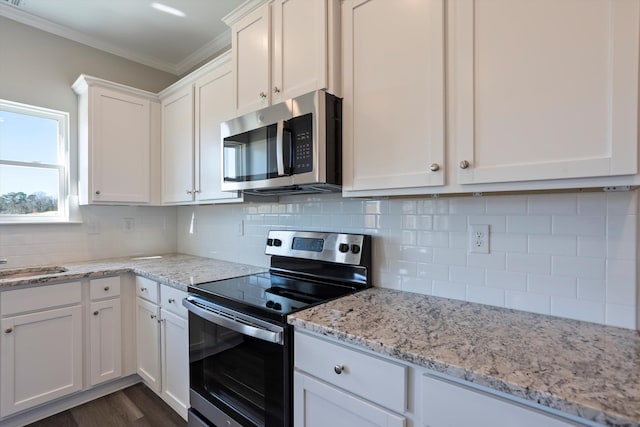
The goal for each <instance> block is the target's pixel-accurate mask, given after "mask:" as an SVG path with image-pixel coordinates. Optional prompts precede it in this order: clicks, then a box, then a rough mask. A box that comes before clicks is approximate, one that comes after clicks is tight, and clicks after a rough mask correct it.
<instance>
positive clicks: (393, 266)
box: [388, 260, 418, 277]
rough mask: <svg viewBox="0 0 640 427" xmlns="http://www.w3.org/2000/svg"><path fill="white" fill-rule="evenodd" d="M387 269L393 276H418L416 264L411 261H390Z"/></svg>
mask: <svg viewBox="0 0 640 427" xmlns="http://www.w3.org/2000/svg"><path fill="white" fill-rule="evenodd" d="M388 268H389V273H391V274H393V275H398V276H412V277H416V276H417V274H418V264H417V263H415V262H411V261H400V260H390V261H389V266H388Z"/></svg>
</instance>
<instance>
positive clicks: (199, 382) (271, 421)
mask: <svg viewBox="0 0 640 427" xmlns="http://www.w3.org/2000/svg"><path fill="white" fill-rule="evenodd" d="M183 304H184V305H185V307H187V309H188V310H189V380H190V388H191V396H192V397H191V407H192V409H193V410H195V411H197V412H198V413H199V415H200V416H201V417H202V416H204V418H207V419H208V422H210V423H211V424H213V425H236V424H234V423H237V425H239V426H251V427H253V426H256V427H281V426H288V425H290V424H289V423H290V412H291V362H292V361H291V352H290V347H291V346H290V345H289V343H288V340H289V339H290V334H288V333H287V327H286V325H285V326H279V325H274V324H271V323H268V322H265V321H262V320H259V319H255V318H253V317H251V316H247V315H245V314H242V313H238V312H236V311H235V310H231V309H228V308H226V307H222V306H220V305H218V304H215V303H212V302H210V301H208V300H206V299H202V298H201V297H199V296H197V295H189V296H188V297H187V298H186V299H185V300H184V302H183Z"/></svg>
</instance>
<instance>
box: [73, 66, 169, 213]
mask: <svg viewBox="0 0 640 427" xmlns="http://www.w3.org/2000/svg"><path fill="white" fill-rule="evenodd" d="M73 90H74V91H75V92H76V94H78V96H79V105H78V115H79V118H78V157H79V177H80V182H79V193H80V194H79V195H80V203H81V204H100V203H106V204H117V203H127V204H132V203H133V204H148V203H152V202H154V201H156V200H154V198H153V194H152V186H153V184H152V179H153V177H152V173H153V168H154V167H155V165H154V164H153V150H154V149H155V145H156V144H157V140H158V139H159V108H158V102H157V97H156V96H155V95H154V94H152V93H149V92H145V91H141V90H138V89H134V88H129V87H127V86H122V85H119V84H116V83H111V82H108V81H105V80H101V79H96V78H93V77H89V76H85V75H81V76H80V77H79V78H78V80H76V82H75V83H74V85H73Z"/></svg>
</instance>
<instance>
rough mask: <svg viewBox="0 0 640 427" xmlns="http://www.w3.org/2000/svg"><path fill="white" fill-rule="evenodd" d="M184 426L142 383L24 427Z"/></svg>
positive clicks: (176, 415)
mask: <svg viewBox="0 0 640 427" xmlns="http://www.w3.org/2000/svg"><path fill="white" fill-rule="evenodd" d="M186 425H187V423H186V422H185V421H184V420H183V419H182V418H181V417H180V416H179V415H178V414H176V413H175V412H174V411H173V410H172V409H171V408H170V407H169V406H168V405H167V404H166V403H164V402H163V401H162V399H160V398H159V397H158V396H157V395H156V394H155V393H154V392H152V391H151V390H149V389H148V388H147V387H146V386H145V385H143V384H142V383H140V384H136V385H134V386H131V387H129V388H126V389H124V390H120V391H117V392H115V393H112V394H109V395H107V396H104V397H101V398H100V399H96V400H94V401H91V402H88V403H85V404H84V405H80V406H77V407H75V408H72V409H69V410H68V411H64V412H61V413H59V414H56V415H53V416H51V417H49V418H45V419H44V420H41V421H38V422H35V423H33V424H29V426H27V427H119V426H123V427H124V426H131V427H174V426H175V427H185V426H186Z"/></svg>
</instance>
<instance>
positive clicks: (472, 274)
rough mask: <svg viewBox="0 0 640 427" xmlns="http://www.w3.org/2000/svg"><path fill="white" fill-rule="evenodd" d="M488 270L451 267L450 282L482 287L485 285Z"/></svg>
mask: <svg viewBox="0 0 640 427" xmlns="http://www.w3.org/2000/svg"><path fill="white" fill-rule="evenodd" d="M485 273H486V270H484V269H483V268H477V267H461V266H451V267H449V280H451V281H452V282H455V283H465V284H467V285H476V286H482V285H484V284H485V282H486V280H485Z"/></svg>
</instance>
